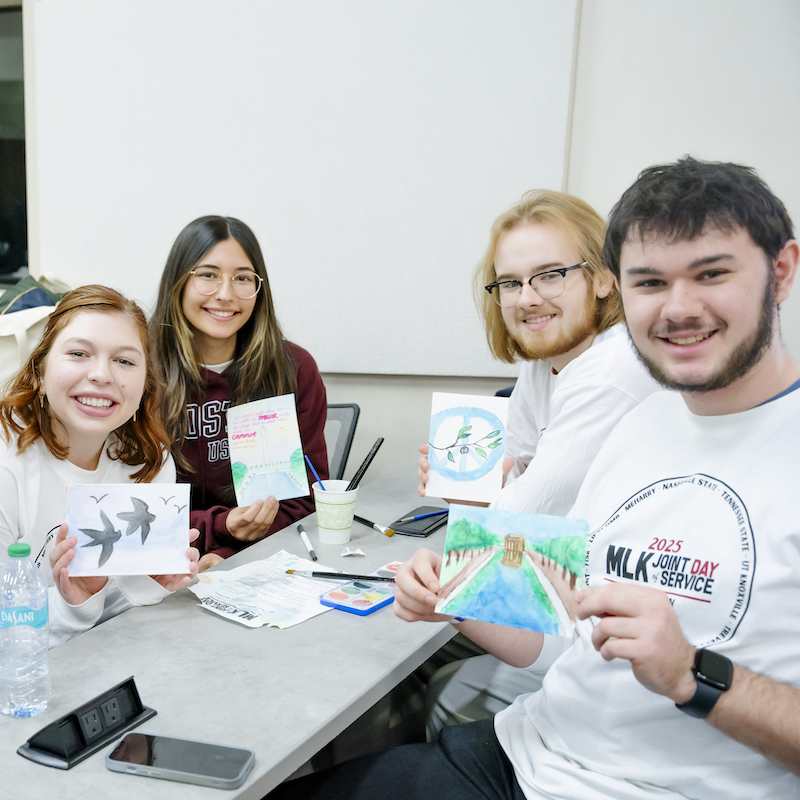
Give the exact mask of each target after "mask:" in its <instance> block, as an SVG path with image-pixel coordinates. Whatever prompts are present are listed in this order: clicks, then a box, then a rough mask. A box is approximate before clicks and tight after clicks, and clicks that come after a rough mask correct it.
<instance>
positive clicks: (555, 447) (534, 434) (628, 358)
mask: <svg viewBox="0 0 800 800" xmlns="http://www.w3.org/2000/svg"><path fill="white" fill-rule="evenodd" d="M660 390H661V387H660V386H659V385H658V384H657V383H656V382H655V381H654V380H653V378H652V377H651V376H650V374H649V373H648V372H647V370H646V369H645V368H644V366H643V365H642V363H641V362H640V361H639V359H638V357H637V355H636V353H635V351H634V349H633V346H632V345H631V342H630V339H629V338H628V332H627V329H626V327H625V325H624V324H623V323H619V324H618V325H614V326H613V327H611V328H609V329H608V330H606V331H603V332H602V333H600V334H598V335H597V336H596V337H595V338H594V341H593V342H592V345H591V347H589V349H588V350H586V351H584V352H583V353H581V354H580V355H579V356H578V357H577V358H575V359H573V360H572V361H570V363H569V364H567V366H566V367H564V369H563V370H562V371H561V372H560V373H559V374H558V375H553V373H552V369H551V366H550V362H549V361H548V360H547V359H544V360H539V361H526V362H525V363H524V364H523V365H522V370H521V372H520V376H519V379H518V380H517V384H516V386H515V387H514V391H513V392H512V394H511V400H510V404H509V409H508V425H507V426H506V429H507V430H506V453H505V454H506V456H508V457H510V458H513V459H514V461H515V464H514V467H513V468H512V470H511V472H510V473H509V477H508V482H507V483H506V486H505V487H504V488H503V491H502V492H501V493H500V495H499V496H498V497H497V499H496V500H495V501H494V503H492V506H491V507H492V508H500V509H503V510H505V511H530V512H533V513H537V514H555V515H557V516H564V515H565V514H566V513H567V512H568V511H569V510H570V509H571V508H572V506H573V504H574V503H575V498H576V497H577V496H578V490H579V489H580V486H581V483H582V482H583V478H584V476H585V475H586V471H587V470H588V469H589V466H590V465H591V463H592V461H593V460H594V457H595V456H596V455H597V452H598V451H599V450H600V447H601V446H602V445H603V442H605V440H606V439H607V438H608V435H609V434H610V433H611V431H612V430H613V429H614V427H615V426H616V424H617V423H618V422H619V421H620V419H622V417H624V416H625V414H627V413H628V412H629V411H630V410H631V409H632V408H635V407H636V406H637V405H638V404H639V403H641V402H642V400H644V399H645V398H646V397H647V396H648V395H651V394H652V393H653V392H657V391H660Z"/></svg>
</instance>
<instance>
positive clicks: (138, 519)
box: [117, 495, 156, 544]
mask: <svg viewBox="0 0 800 800" xmlns="http://www.w3.org/2000/svg"><path fill="white" fill-rule="evenodd" d="M131 503H133V511H122V512H120V513H119V514H117V517H119V519H121V520H122V521H123V522H127V523H128V530H126V531H125V535H126V536H130V535H131V534H132V533H136V531H137V530H141V531H142V544H144V543H145V541H146V540H147V536H148V534H149V533H150V523H151V522H155V519H156V516H155V514H151V513H150V506H148V505H147V503H145V502H144V500H140V499H139V498H138V497H133V496H132V495H131Z"/></svg>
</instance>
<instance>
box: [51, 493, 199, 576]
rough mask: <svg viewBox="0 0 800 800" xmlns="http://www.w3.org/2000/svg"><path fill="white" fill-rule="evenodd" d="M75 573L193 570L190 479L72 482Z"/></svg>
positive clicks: (70, 516) (70, 515)
mask: <svg viewBox="0 0 800 800" xmlns="http://www.w3.org/2000/svg"><path fill="white" fill-rule="evenodd" d="M66 521H67V525H69V533H70V536H77V537H78V544H77V545H76V546H75V558H74V559H73V560H72V562H71V563H70V565H69V574H70V577H72V578H77V577H89V576H96V575H183V574H188V573H189V563H190V562H189V557H188V556H187V555H186V549H187V548H188V547H189V484H188V483H90V484H79V485H75V486H67V520H66Z"/></svg>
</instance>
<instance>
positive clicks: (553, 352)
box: [514, 286, 597, 361]
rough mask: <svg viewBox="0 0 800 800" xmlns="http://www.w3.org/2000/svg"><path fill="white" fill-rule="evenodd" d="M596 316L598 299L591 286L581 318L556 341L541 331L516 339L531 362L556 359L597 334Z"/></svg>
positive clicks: (565, 329) (528, 333)
mask: <svg viewBox="0 0 800 800" xmlns="http://www.w3.org/2000/svg"><path fill="white" fill-rule="evenodd" d="M596 314H597V298H596V297H595V295H594V291H593V289H592V287H591V286H590V287H589V291H588V294H587V296H586V303H585V304H584V306H583V311H582V313H581V316H580V317H578V318H577V319H575V320H573V321H572V323H571V324H570V325H569V327H566V326H565V327H563V328H562V330H561V332H560V333H559V334H558V336H557V337H556V338H555V339H548V338H547V337H546V336H545V335H543V333H542V332H539V331H526V332H524V333H522V334H520V335H518V336H515V337H514V339H515V340H516V342H517V344H518V345H519V346H520V348H522V350H523V352H524V353H525V358H526V359H527V360H529V361H541V360H543V359H546V358H554V357H555V356H560V355H563V354H564V353H568V352H569V351H570V350H572V349H573V348H574V347H577V346H578V345H579V344H580V343H581V342H583V341H585V340H586V339H588V338H589V337H590V336H594V334H596V333H597V325H596V322H595V316H596ZM561 319H562V321H563V320H564V317H563V316H562V317H561Z"/></svg>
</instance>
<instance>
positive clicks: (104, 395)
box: [41, 311, 147, 469]
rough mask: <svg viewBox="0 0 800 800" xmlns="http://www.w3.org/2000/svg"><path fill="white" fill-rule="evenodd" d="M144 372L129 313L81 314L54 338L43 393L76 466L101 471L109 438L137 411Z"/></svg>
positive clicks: (141, 348)
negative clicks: (99, 462) (106, 441)
mask: <svg viewBox="0 0 800 800" xmlns="http://www.w3.org/2000/svg"><path fill="white" fill-rule="evenodd" d="M146 373H147V363H146V360H145V352H144V346H143V344H142V340H141V339H140V337H139V332H138V330H137V328H136V325H135V323H134V321H133V320H132V319H131V317H129V316H128V315H127V314H118V313H104V312H99V311H82V312H79V313H77V314H75V316H74V317H73V318H72V320H71V321H70V322H69V324H67V325H66V326H65V327H64V328H63V330H61V331H60V333H59V334H58V335H57V336H56V337H55V339H54V340H53V344H52V347H51V348H50V352H49V353H48V354H47V356H46V358H45V359H44V362H43V375H42V376H41V392H42V394H44V395H45V396H46V397H47V409H48V411H49V413H50V414H51V416H53V417H54V418H55V419H57V420H58V421H59V422H60V423H61V425H60V426H59V425H56V426H55V434H56V438H57V440H58V441H59V443H60V444H63V445H64V446H66V447H67V448H68V449H69V455H68V458H69V460H70V461H71V462H72V463H74V464H77V465H78V466H81V467H84V468H85V469H93V468H94V467H96V466H97V459H98V458H99V456H100V452H101V450H102V447H103V443H104V442H105V440H106V438H107V437H108V435H109V433H111V431H114V430H116V429H117V428H119V427H120V426H122V425H123V424H124V423H125V422H127V421H128V420H129V419H130V418H131V417H132V416H133V414H134V412H135V411H136V409H137V408H138V407H139V402H140V401H141V399H142V393H143V392H144V384H145V378H146Z"/></svg>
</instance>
